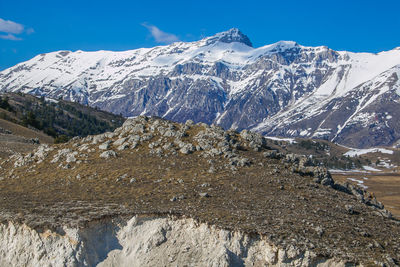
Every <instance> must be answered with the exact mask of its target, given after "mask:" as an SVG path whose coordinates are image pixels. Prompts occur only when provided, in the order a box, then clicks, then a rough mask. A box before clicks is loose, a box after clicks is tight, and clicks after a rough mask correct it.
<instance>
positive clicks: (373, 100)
mask: <svg viewBox="0 0 400 267" xmlns="http://www.w3.org/2000/svg"><path fill="white" fill-rule="evenodd" d="M399 64H400V49H399V48H396V49H393V50H391V51H385V52H381V53H378V54H371V53H351V52H346V51H334V50H332V49H329V48H328V47H325V46H320V47H306V46H302V45H299V44H297V43H296V42H292V41H281V42H277V43H275V44H271V45H266V46H263V47H259V48H253V47H252V44H251V41H250V40H249V38H248V37H247V36H245V35H244V34H243V33H241V32H240V31H239V30H238V29H231V30H229V31H227V32H222V33H219V34H216V35H215V36H212V37H207V38H204V39H202V40H200V41H197V42H191V43H184V42H177V43H173V44H171V45H168V46H158V47H154V48H143V49H136V50H131V51H124V52H110V51H97V52H83V51H76V52H70V51H58V52H53V53H47V54H41V55H38V56H36V57H34V58H33V59H31V60H29V61H27V62H23V63H20V64H18V65H16V66H14V67H12V68H9V69H7V70H4V71H2V72H0V90H3V91H22V92H25V93H31V94H38V95H45V96H47V97H52V98H59V97H62V98H64V99H67V100H72V101H78V102H81V103H84V104H89V105H91V106H97V107H99V108H101V109H104V110H107V111H111V112H113V113H116V114H119V113H122V114H123V115H125V116H137V115H156V116H159V117H163V118H167V119H171V120H174V121H178V122H184V121H186V120H187V119H192V120H194V121H195V122H205V123H208V124H211V123H214V124H218V125H221V126H222V127H223V128H225V129H230V128H234V129H239V130H240V129H253V130H256V131H258V132H260V133H263V134H267V135H280V136H290V137H309V138H310V137H312V138H320V139H327V140H331V141H335V142H338V143H341V144H344V145H347V146H351V147H369V146H378V145H392V144H393V143H394V142H396V141H397V140H398V139H399V138H400V129H399V124H398V122H397V120H396V119H394V118H396V117H398V115H400V114H399V112H400V108H399V103H400V102H399V101H400V86H399V84H400V82H399V74H400V65H399Z"/></svg>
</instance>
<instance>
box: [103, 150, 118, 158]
mask: <svg viewBox="0 0 400 267" xmlns="http://www.w3.org/2000/svg"><path fill="white" fill-rule="evenodd" d="M111 157H113V158H115V157H117V153H115V151H113V150H107V151H104V152H103V153H101V154H100V158H104V159H108V158H111Z"/></svg>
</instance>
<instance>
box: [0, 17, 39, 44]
mask: <svg viewBox="0 0 400 267" xmlns="http://www.w3.org/2000/svg"><path fill="white" fill-rule="evenodd" d="M34 32H35V31H34V30H33V28H28V29H25V26H24V25H22V24H19V23H17V22H14V21H11V20H4V19H2V18H0V33H3V34H0V39H4V40H12V41H19V40H22V38H21V37H19V36H17V35H19V34H22V33H26V34H32V33H34Z"/></svg>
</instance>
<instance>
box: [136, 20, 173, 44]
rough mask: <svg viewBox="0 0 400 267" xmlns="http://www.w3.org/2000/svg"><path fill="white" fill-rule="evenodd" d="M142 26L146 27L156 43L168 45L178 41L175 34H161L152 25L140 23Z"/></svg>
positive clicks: (161, 32) (160, 31)
mask: <svg viewBox="0 0 400 267" xmlns="http://www.w3.org/2000/svg"><path fill="white" fill-rule="evenodd" d="M142 26H144V27H146V28H147V29H148V30H149V32H150V33H151V35H152V36H153V38H154V40H156V42H157V43H165V44H170V43H173V42H176V41H179V38H178V36H176V35H175V34H172V33H167V32H163V31H162V30H160V29H159V28H157V27H156V26H154V25H149V24H147V23H142Z"/></svg>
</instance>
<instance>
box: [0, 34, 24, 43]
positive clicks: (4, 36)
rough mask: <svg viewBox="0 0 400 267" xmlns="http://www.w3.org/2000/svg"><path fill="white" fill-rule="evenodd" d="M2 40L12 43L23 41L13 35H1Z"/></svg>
mask: <svg viewBox="0 0 400 267" xmlns="http://www.w3.org/2000/svg"><path fill="white" fill-rule="evenodd" d="M0 39H4V40H11V41H20V40H22V38H19V37H17V36H15V35H13V34H11V33H9V34H7V35H1V34H0Z"/></svg>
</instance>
